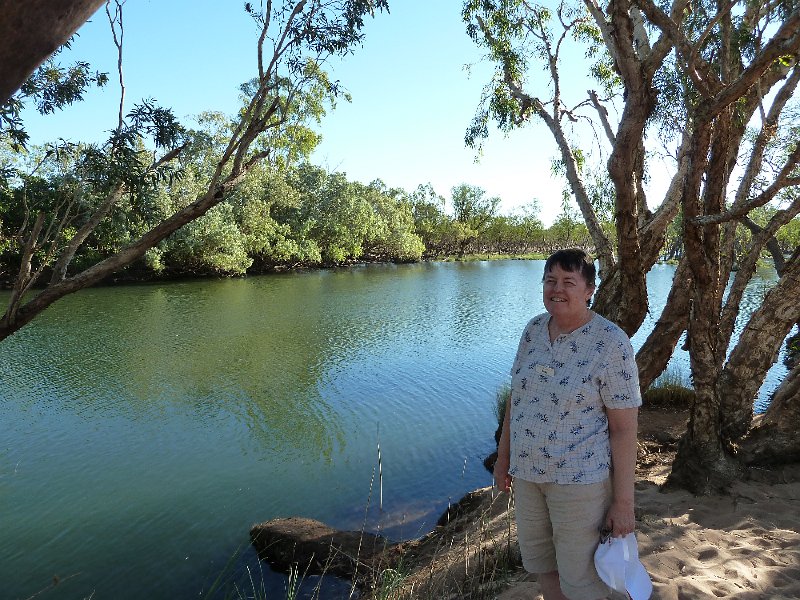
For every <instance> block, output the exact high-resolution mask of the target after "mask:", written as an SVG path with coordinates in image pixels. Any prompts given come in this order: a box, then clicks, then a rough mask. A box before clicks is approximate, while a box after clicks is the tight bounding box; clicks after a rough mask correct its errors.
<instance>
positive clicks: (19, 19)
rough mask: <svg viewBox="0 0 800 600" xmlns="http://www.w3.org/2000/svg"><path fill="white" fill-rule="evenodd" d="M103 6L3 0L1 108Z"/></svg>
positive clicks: (89, 1)
mask: <svg viewBox="0 0 800 600" xmlns="http://www.w3.org/2000/svg"><path fill="white" fill-rule="evenodd" d="M103 4H104V0H25V1H24V2H20V1H19V0H0V15H2V17H1V18H0V104H4V103H5V102H6V101H7V100H8V99H9V98H10V97H11V96H12V95H13V94H14V92H16V91H17V90H18V89H19V88H20V86H21V85H22V84H23V83H24V82H25V80H26V79H27V78H28V77H30V75H31V73H33V71H34V70H35V69H36V67H38V66H39V65H40V64H42V62H44V61H45V59H47V57H48V56H50V55H51V54H52V53H53V52H55V50H56V49H57V48H58V47H59V46H61V45H62V44H63V43H64V42H66V41H67V40H68V39H69V38H70V37H72V34H74V33H75V32H76V31H77V30H78V28H79V27H80V26H81V25H83V24H84V23H85V22H86V20H87V19H88V18H89V17H91V16H92V15H93V14H94V13H95V11H96V10H97V9H98V8H100V7H101V6H103Z"/></svg>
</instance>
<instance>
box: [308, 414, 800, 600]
mask: <svg viewBox="0 0 800 600" xmlns="http://www.w3.org/2000/svg"><path fill="white" fill-rule="evenodd" d="M687 416H688V414H687V411H686V410H685V409H683V410H678V409H675V408H673V407H662V408H658V407H657V408H644V409H642V411H641V417H640V427H639V428H640V432H639V439H640V442H639V461H638V466H637V483H636V519H637V537H638V541H639V549H640V556H641V560H642V563H643V564H644V565H645V567H646V568H647V570H648V572H649V573H650V576H651V578H652V581H653V586H654V593H653V596H652V598H653V599H654V600H678V599H681V600H695V599H697V600H700V599H704V598H710V597H716V598H730V599H737V600H740V599H744V600H746V599H752V600H755V599H756V598H772V599H788V598H800V511H798V510H797V509H798V503H800V465H795V466H791V467H784V468H781V469H777V470H774V471H758V472H754V473H752V474H751V478H750V479H749V480H748V481H741V482H738V483H736V484H735V485H734V486H733V487H732V489H731V491H730V493H729V494H728V495H724V496H707V497H695V496H692V495H691V494H689V493H688V492H685V491H672V492H662V491H660V489H659V486H660V484H662V483H663V482H664V480H665V479H666V475H667V473H668V471H669V465H670V464H671V461H672V458H673V457H674V452H675V444H676V442H677V439H678V437H679V436H680V435H681V433H682V431H683V429H684V428H685V423H686V418H687ZM329 535H333V534H329ZM322 537H325V536H322ZM329 541H330V538H326V541H323V544H325V543H329ZM354 541H355V540H350V543H353V542H354ZM376 544H377V545H378V547H377V548H376ZM335 545H336V544H335V543H334V546H335ZM356 547H357V548H358V551H359V552H360V558H358V557H355V558H356V560H354V561H353V564H354V565H355V569H356V579H358V580H359V582H360V583H361V584H362V585H363V586H364V588H366V590H368V594H367V595H368V596H369V597H373V598H387V599H388V598H390V599H397V600H400V599H405V598H437V599H442V598H449V599H452V600H456V599H461V598H471V599H487V600H488V599H490V598H496V599H498V600H538V599H540V598H541V594H540V591H539V587H538V584H537V583H536V582H535V580H534V578H533V577H531V576H530V575H528V574H527V573H525V572H524V571H523V570H522V569H521V567H520V563H519V557H518V554H517V543H516V530H515V525H514V519H513V498H512V497H511V496H510V495H508V494H500V493H498V492H497V491H496V490H494V489H492V488H483V489H480V490H476V491H474V492H471V493H470V494H468V495H467V496H465V497H464V498H463V499H462V500H461V501H460V502H459V503H458V504H457V505H455V506H454V507H453V508H452V509H451V510H449V511H448V513H446V514H445V515H443V517H442V519H441V520H440V525H439V526H438V527H437V528H436V529H435V530H434V531H432V532H431V533H429V534H428V535H426V536H424V537H423V538H422V539H419V540H413V541H409V542H404V543H400V544H387V543H386V541H385V540H383V539H382V538H377V539H376V538H372V537H370V536H367V537H364V538H360V539H358V540H357V545H356V546H354V548H356ZM345 554H348V555H355V554H356V553H355V552H354V551H353V550H351V551H350V552H346V551H341V552H338V551H337V552H334V553H333V555H334V556H337V557H339V558H341V556H343V555H345ZM316 556H317V560H319V557H320V554H319V549H317V554H316ZM296 558H297V557H294V559H296ZM350 558H354V556H351V557H350ZM615 597H616V596H615Z"/></svg>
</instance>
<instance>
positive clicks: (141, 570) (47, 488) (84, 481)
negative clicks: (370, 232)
mask: <svg viewBox="0 0 800 600" xmlns="http://www.w3.org/2000/svg"><path fill="white" fill-rule="evenodd" d="M542 268H543V262H542V261H496V262H474V263H421V264H413V265H372V266H364V267H353V268H349V269H341V270H324V271H310V272H300V273H291V274H280V275H270V276H263V277H251V278H246V279H234V280H219V281H217V280H203V281H191V282H179V283H168V284H152V285H136V286H123V287H103V288H94V289H89V290H85V291H82V292H80V293H78V294H75V295H72V296H69V297H67V298H65V299H63V300H62V301H60V302H59V303H57V304H56V305H55V306H53V307H52V308H51V309H49V310H48V311H46V312H45V313H44V314H43V315H41V316H40V317H39V318H37V319H36V320H35V321H34V322H33V323H32V324H31V325H29V326H27V327H26V328H24V329H23V330H21V331H20V332H18V333H17V334H15V335H14V336H12V337H11V338H9V339H8V340H6V341H4V342H3V343H2V344H0V423H2V425H1V427H2V437H0V440H1V441H2V444H0V507H2V510H0V532H1V533H0V597H2V598H21V599H25V598H29V597H30V596H32V595H34V594H36V593H37V592H39V591H42V590H45V589H47V590H48V592H47V594H43V597H46V598H65V599H66V598H69V599H74V598H87V597H89V596H91V597H92V598H94V599H105V598H115V599H127V598H131V599H134V598H136V599H138V598H190V597H191V598H203V597H209V590H210V589H211V588H212V586H213V584H214V582H215V580H218V583H220V584H221V585H222V587H223V588H225V587H226V586H227V589H228V590H230V589H232V588H231V586H232V585H233V584H234V583H236V584H237V585H239V586H242V587H244V588H245V591H246V590H247V589H248V588H250V592H249V593H250V594H252V589H251V588H252V586H251V584H250V583H249V577H250V575H249V574H247V571H246V569H247V568H248V567H249V568H250V569H251V572H253V578H254V580H255V581H256V582H257V583H256V585H257V586H259V587H260V586H261V585H263V586H264V587H265V588H267V589H268V590H269V593H268V597H269V598H278V599H280V598H285V593H284V592H283V589H284V586H285V584H286V582H285V579H284V578H282V577H280V576H278V575H276V574H272V573H270V572H269V570H268V569H266V568H265V567H261V570H260V571H259V567H258V565H257V561H255V559H254V556H253V552H252V550H250V548H249V545H248V530H249V528H250V526H251V525H252V524H253V523H256V522H258V521H263V520H267V519H270V518H274V517H283V516H291V515H302V516H306V517H311V518H316V519H320V520H323V521H325V522H327V523H329V524H331V525H333V526H334V527H338V528H347V529H359V528H361V527H362V526H364V525H365V524H366V527H367V528H368V529H369V530H371V531H375V530H380V531H381V532H382V533H384V534H385V535H387V536H389V537H392V538H409V537H414V536H417V535H420V534H422V533H424V532H426V531H428V530H429V529H431V528H432V527H433V525H434V524H435V521H436V519H437V518H438V516H439V514H441V512H442V511H443V510H444V509H445V508H446V506H447V504H448V502H450V501H453V502H454V501H456V500H458V499H459V498H460V497H461V496H462V495H463V494H464V493H466V492H467V491H470V490H472V489H475V488H477V487H481V486H484V485H489V484H490V477H489V474H488V473H487V472H486V471H485V470H484V468H483V466H482V460H483V458H484V457H485V456H486V455H487V454H489V453H490V452H491V451H492V450H493V445H494V441H493V433H494V430H495V427H496V421H495V417H494V415H493V404H494V399H495V393H496V391H497V390H498V388H499V387H500V386H501V385H502V384H503V383H504V382H505V381H507V379H508V369H509V366H510V363H511V360H512V358H513V354H514V351H515V349H516V344H517V341H518V336H519V333H520V331H521V329H522V327H523V326H524V324H525V322H526V321H527V319H528V318H529V317H530V316H532V315H533V314H535V313H538V312H541V311H542V310H543V309H542V302H541V297H540V292H539V282H540V281H541V277H542ZM673 271H674V268H673V267H671V266H668V265H659V266H656V267H654V269H653V271H652V272H651V273H650V275H649V279H648V285H649V288H650V294H651V305H652V310H653V312H652V314H653V315H655V316H656V317H657V316H658V313H659V312H660V309H661V307H662V305H663V302H664V299H665V298H666V293H667V291H668V289H669V285H670V283H671V277H672V273H673ZM774 281H775V274H774V271H770V270H764V271H763V272H760V277H759V278H758V279H757V280H756V281H755V282H754V283H753V284H752V285H751V286H750V289H749V291H748V295H747V297H746V299H745V302H744V304H745V310H746V311H752V310H753V309H754V308H755V307H756V306H757V305H758V303H759V302H760V300H761V299H762V298H763V295H764V293H765V292H766V290H767V289H769V287H770V285H772V283H774ZM6 299H7V294H5V295H2V294H0V301H5V300H6ZM650 327H652V317H649V318H648V322H647V323H645V326H644V327H643V331H642V332H641V333H640V334H638V335H637V336H636V337H635V338H634V345H636V346H638V345H640V344H641V343H642V342H643V341H644V337H645V336H646V331H647V330H648V329H649V328H650ZM687 364H688V361H687V357H686V355H685V353H683V352H681V351H678V352H677V353H676V356H675V357H673V368H674V369H676V370H678V371H683V372H684V373H686V372H687V368H688V367H687ZM785 372H786V370H785V368H784V367H783V366H782V365H781V364H780V363H779V364H777V365H776V366H775V367H774V368H773V370H772V371H771V372H770V376H769V378H768V380H767V382H766V383H765V385H764V387H763V388H762V391H761V394H760V400H759V401H760V402H761V405H762V407H763V402H764V400H765V399H766V398H767V397H768V395H769V392H771V391H772V390H773V389H774V388H775V387H776V386H777V384H778V383H779V381H780V378H781V377H782V376H783V375H784V374H785ZM379 446H380V458H381V461H380V462H381V476H380V477H379V476H378V469H377V467H378V447H379ZM54 578H57V579H54ZM55 581H58V583H57V584H55ZM315 583H316V581H315V580H314V579H313V578H308V579H307V581H306V589H307V590H308V589H310V588H311V587H312V586H313V585H314V584H315ZM342 585H343V584H338V583H336V582H335V581H328V582H327V583H326V584H325V589H326V593H325V594H324V595H327V596H328V597H336V596H342V595H346V591H345V590H344V589H343V588H342ZM240 589H242V588H241V587H240ZM211 596H213V597H218V596H219V594H211ZM234 597H237V596H236V595H234Z"/></svg>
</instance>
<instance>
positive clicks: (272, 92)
mask: <svg viewBox="0 0 800 600" xmlns="http://www.w3.org/2000/svg"><path fill="white" fill-rule="evenodd" d="M246 9H247V10H248V11H249V12H250V14H251V16H252V17H253V19H254V20H255V21H256V22H257V23H258V25H259V28H260V35H259V38H258V41H257V58H258V73H257V77H256V83H255V84H254V85H252V86H251V87H249V88H248V89H247V90H246V91H247V92H248V93H249V96H248V99H247V103H246V106H245V107H244V108H243V109H242V111H241V113H240V114H239V115H238V117H237V119H236V121H235V122H234V124H233V126H232V128H231V131H230V135H229V137H228V140H227V143H226V145H225V147H224V151H223V152H222V154H221V156H220V157H219V160H218V161H217V162H216V164H215V166H214V169H213V172H212V173H210V175H209V177H208V179H207V180H206V181H205V185H204V186H203V190H202V191H201V192H200V193H199V194H198V195H197V197H196V198H195V199H194V200H193V201H192V202H191V203H190V204H188V205H187V206H185V207H182V208H180V209H178V210H177V211H176V212H175V213H174V214H172V215H171V216H169V217H168V218H166V219H164V220H162V221H160V222H159V223H158V224H156V225H154V226H153V227H151V228H150V229H149V230H148V231H147V232H145V233H144V234H143V235H142V236H140V237H139V238H138V239H136V240H134V241H133V242H132V243H131V244H130V245H128V246H127V247H125V248H124V249H122V250H120V251H119V252H117V253H115V254H114V255H112V256H110V257H108V258H105V259H103V260H101V261H100V262H98V263H96V264H94V265H92V266H90V267H88V268H86V269H83V270H81V271H80V272H77V273H74V274H70V273H69V272H68V268H69V266H70V264H71V262H72V259H73V258H74V256H75V252H76V251H77V249H78V248H79V247H80V246H81V245H82V244H83V243H84V242H85V241H86V239H87V238H88V237H89V235H90V234H91V233H92V232H93V231H94V230H95V229H96V228H97V226H98V224H99V223H100V222H101V221H103V219H105V218H106V217H107V216H108V214H109V212H110V211H111V209H112V208H113V206H114V205H115V204H116V202H117V201H119V199H120V198H121V197H122V196H123V195H125V193H133V194H135V193H136V192H137V190H138V189H139V188H140V187H141V186H143V185H146V184H147V183H148V180H152V178H153V177H156V178H157V177H159V176H162V175H160V174H161V173H163V172H164V169H166V168H167V165H168V164H169V163H170V162H171V161H172V160H173V159H174V158H176V157H177V156H178V155H179V154H180V152H181V151H182V149H183V148H184V146H183V142H182V137H181V134H180V130H179V128H177V127H175V126H174V122H173V120H172V119H171V114H170V113H169V112H168V111H164V110H163V109H159V108H157V107H155V106H154V105H152V104H150V103H148V102H144V103H142V105H141V106H139V107H137V109H135V110H134V111H132V113H131V114H130V115H129V123H122V124H121V126H120V127H118V128H117V129H116V130H115V132H114V133H113V135H112V139H111V140H110V142H109V147H108V148H106V151H105V152H103V151H95V152H92V153H90V156H91V157H92V160H93V161H94V162H92V160H90V161H89V163H88V164H89V165H90V166H92V165H94V164H103V161H102V159H103V158H106V159H107V162H106V163H105V167H106V168H105V169H104V171H103V173H102V175H103V176H102V177H101V179H100V181H99V182H100V183H101V184H103V185H104V186H105V188H106V192H105V195H104V199H103V201H102V202H101V203H100V205H99V206H98V207H96V208H92V209H91V210H89V211H86V209H85V208H84V207H82V206H80V205H79V204H76V203H67V204H66V205H65V206H63V207H62V210H61V212H58V211H57V212H56V213H55V214H54V213H50V214H47V213H46V212H44V211H41V212H38V214H36V216H35V217H34V218H32V219H30V220H29V221H28V223H27V224H26V225H27V227H26V228H25V229H24V230H23V231H22V232H20V235H19V236H18V237H19V246H20V249H21V255H22V260H21V266H20V270H19V275H18V277H17V283H16V284H15V288H14V290H13V292H12V299H11V302H10V306H9V308H8V310H7V311H6V313H5V314H4V315H3V317H2V318H0V339H3V338H5V337H7V336H8V335H10V334H12V333H13V332H15V331H17V330H18V329H19V328H21V327H23V326H24V325H25V324H27V323H29V322H30V321H31V320H32V319H33V318H34V317H35V316H36V315H38V314H39V313H41V312H42V311H43V310H44V309H45V308H47V307H48V306H50V305H51V304H52V303H53V302H55V301H57V300H58V299H60V298H62V297H63V296H65V295H67V294H70V293H73V292H75V291H77V290H79V289H82V288H84V287H87V286H89V285H92V284H94V283H97V282H98V281H101V280H102V279H104V278H105V277H107V276H108V275H110V274H111V273H114V272H116V271H118V270H119V269H122V268H124V267H125V266H127V265H130V264H131V263H133V262H134V261H136V260H138V259H140V258H141V257H142V256H144V255H145V253H146V252H147V251H148V250H149V249H150V248H153V247H154V246H156V245H157V244H158V243H159V242H161V241H162V240H164V239H166V238H167V237H168V236H169V235H171V234H172V233H174V232H175V231H177V230H178V229H180V228H181V227H182V226H183V225H185V224H187V223H189V222H191V221H193V220H194V219H197V218H198V217H201V216H202V215H204V214H206V213H207V212H208V211H209V210H210V209H211V208H213V207H214V206H216V205H218V204H219V203H220V202H222V201H223V200H225V199H226V198H228V197H229V196H230V194H231V193H232V192H233V191H234V190H235V189H236V187H237V186H238V185H239V184H240V183H241V182H242V180H243V179H244V178H245V177H246V176H247V174H248V173H249V172H250V171H251V170H252V169H253V168H254V167H255V166H256V165H257V164H259V163H260V162H261V161H262V160H264V159H265V158H267V157H268V156H269V155H270V154H271V152H272V150H273V149H272V148H271V147H270V146H269V144H264V145H261V146H259V144H260V140H263V139H264V137H263V136H264V134H269V132H271V131H276V130H280V129H281V128H283V127H284V126H285V125H286V123H287V122H288V121H289V120H290V116H291V109H292V106H293V103H294V101H295V100H296V99H297V98H298V96H300V95H302V93H303V91H304V90H308V89H309V88H310V87H313V86H315V85H319V83H320V82H321V81H324V79H322V77H321V69H320V65H321V64H323V63H324V62H325V60H326V59H327V58H329V57H330V56H332V55H341V54H346V53H348V52H350V51H351V50H352V48H353V47H354V46H355V45H357V44H358V43H360V41H361V40H362V37H363V33H362V29H363V25H364V17H365V16H367V15H369V14H373V13H374V11H375V10H383V9H388V4H387V2H386V0H374V1H371V0H334V1H322V0H301V1H299V2H292V1H284V2H278V3H275V4H274V5H273V2H268V3H267V5H266V10H265V11H263V12H261V11H258V10H256V9H255V8H254V7H253V6H252V5H251V4H249V3H248V4H246ZM17 12H18V11H15V12H14V14H17ZM328 86H329V89H330V91H331V92H332V93H337V92H338V91H339V88H338V85H337V84H334V83H330V82H329V83H328ZM144 139H149V140H150V143H151V144H152V145H153V146H152V147H155V149H156V152H157V153H158V154H157V159H156V160H154V161H153V160H152V150H147V149H146V147H145V146H143V145H141V144H142V142H143V140H144ZM159 151H160V152H159ZM120 156H123V157H125V158H126V160H125V161H120V160H118V159H119V157H120ZM145 157H150V161H152V162H150V164H149V165H147V166H145V167H143V168H142V169H137V170H135V174H140V173H141V174H142V175H143V180H142V181H139V180H131V178H130V177H128V170H127V169H128V168H129V167H130V166H131V165H136V164H141V163H143V162H144V160H145ZM67 224H74V226H75V228H76V229H77V232H76V233H75V234H74V235H73V236H72V237H71V238H69V240H67V241H66V242H64V241H63V237H64V236H63V235H62V232H64V231H66V230H65V226H66V225H67ZM44 249H47V250H45V254H44V260H42V261H41V262H40V263H39V264H38V265H37V266H34V262H35V261H36V260H37V257H38V256H41V253H42V251H43V250H44ZM56 257H57V258H56ZM53 260H54V263H53V262H52V261H53ZM45 267H49V268H51V269H52V272H53V276H52V277H51V279H50V281H49V283H48V284H47V285H46V287H45V288H44V289H42V290H41V291H39V292H38V293H37V294H36V295H35V296H34V297H33V298H30V299H28V298H27V297H26V296H25V292H27V291H30V290H31V289H32V286H33V283H35V282H36V281H37V280H38V278H39V277H40V276H41V275H42V273H43V272H44V270H45Z"/></svg>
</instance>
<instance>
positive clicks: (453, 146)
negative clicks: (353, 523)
mask: <svg viewBox="0 0 800 600" xmlns="http://www.w3.org/2000/svg"><path fill="white" fill-rule="evenodd" d="M390 6H391V13H390V14H386V13H383V14H379V15H377V16H376V18H375V20H374V21H369V22H368V24H367V28H366V38H365V41H364V45H363V47H361V48H356V50H355V53H354V54H353V55H351V56H348V57H346V58H345V59H344V60H343V61H341V62H338V61H337V62H336V63H335V64H332V65H331V67H332V71H333V77H334V78H336V79H339V80H340V81H341V82H342V83H343V84H344V86H345V87H346V88H347V89H348V90H349V91H350V92H351V94H352V103H347V102H340V103H339V104H338V107H337V108H336V110H335V111H332V112H330V113H329V114H328V115H327V116H326V117H325V119H324V121H323V123H322V125H321V133H322V136H323V141H322V143H321V145H320V146H319V148H318V149H317V151H316V152H315V153H314V155H313V157H312V162H314V163H315V164H318V165H321V166H323V167H326V168H327V169H329V170H332V171H342V172H345V173H346V174H347V176H348V178H350V179H352V180H357V181H362V182H364V183H368V182H370V181H372V180H374V179H377V178H380V179H382V180H383V181H384V182H385V183H386V184H387V185H389V186H396V187H402V188H404V189H406V190H408V191H412V190H414V189H415V188H416V187H417V185H419V184H424V183H428V182H429V183H431V184H432V185H433V187H434V189H435V190H436V191H437V192H438V193H439V194H442V195H443V196H445V197H447V198H449V197H450V190H451V188H452V187H453V186H455V185H458V184H460V183H469V184H472V185H477V186H479V187H482V188H483V189H485V190H486V191H487V193H488V194H489V195H490V196H499V197H500V198H501V199H502V204H501V212H503V213H506V214H507V213H510V212H512V211H514V210H516V209H518V208H519V207H521V206H523V205H525V204H527V203H528V202H530V201H531V200H532V199H534V198H537V199H538V200H539V203H540V206H541V209H542V211H541V218H542V220H543V221H544V222H545V223H550V222H552V220H553V219H554V218H555V217H556V216H557V214H558V213H559V211H560V204H561V189H562V187H563V183H562V181H561V180H558V179H554V178H553V177H552V175H551V174H550V162H551V159H552V158H553V157H554V156H555V154H556V152H557V148H556V146H555V143H554V141H553V139H552V137H551V136H550V134H549V132H548V131H547V130H546V128H545V127H544V126H543V125H542V124H535V125H532V126H528V127H527V128H525V129H524V130H521V131H516V132H514V133H512V134H511V135H510V136H508V137H506V136H504V135H503V134H501V133H499V132H494V133H493V134H492V136H491V137H490V139H489V141H488V142H487V143H486V144H485V147H484V152H483V156H482V157H481V158H480V161H479V162H477V163H476V162H475V151H474V150H472V149H469V148H466V147H465V145H464V133H465V130H466V128H467V126H468V125H469V123H470V121H471V119H472V116H473V114H474V112H475V108H476V107H477V105H478V102H479V99H480V95H481V90H482V88H483V86H484V85H485V83H486V82H487V81H488V80H489V78H490V76H491V71H492V68H493V67H492V65H490V64H489V63H487V62H485V61H483V60H482V53H481V51H480V50H479V49H478V48H477V47H476V46H475V45H474V44H473V43H472V41H471V40H470V39H469V38H468V37H467V35H466V33H465V28H464V24H463V23H462V21H461V14H460V13H461V6H462V2H461V0H394V1H391V0H390ZM124 11H125V12H124V18H125V54H124V77H125V83H126V88H127V96H126V107H127V108H130V107H131V106H132V105H133V103H134V102H136V101H137V100H139V99H141V98H147V97H152V98H155V99H156V100H157V101H158V102H159V103H161V104H162V105H164V106H169V107H172V108H173V110H174V111H175V114H176V115H177V116H178V117H179V118H180V119H182V120H183V121H184V122H186V123H188V124H191V117H192V115H196V114H198V113H199V112H201V111H204V110H219V111H222V112H225V113H227V114H232V113H233V112H234V111H235V110H236V108H237V107H238V105H239V100H238V86H239V84H240V83H242V82H244V81H246V80H248V79H250V78H251V77H252V76H253V75H254V73H255V56H256V55H255V44H256V39H257V29H256V26H255V24H254V23H253V22H252V21H251V20H250V18H249V17H248V16H247V15H246V14H245V12H244V10H243V3H242V2H240V1H239V0H236V1H232V0H216V1H213V0H195V1H193V2H188V1H186V0H171V1H169V2H156V1H155V0H128V2H127V4H126V5H125V8H124ZM64 56H65V60H67V59H82V60H87V61H89V62H90V63H91V64H92V66H93V68H95V69H98V70H101V71H106V72H108V73H109V76H110V79H111V80H110V82H109V85H108V86H106V88H105V89H103V90H95V91H92V92H91V93H90V95H89V97H88V98H87V100H86V101H85V102H83V103H80V104H77V105H75V106H72V107H69V108H67V109H65V110H64V111H62V112H60V113H57V114H55V115H50V116H48V117H44V118H39V117H37V116H36V115H35V114H34V113H33V111H28V112H27V113H26V121H27V127H28V130H29V133H30V134H31V138H32V142H33V143H43V142H46V141H51V140H53V139H56V138H59V137H64V138H66V139H70V140H73V141H77V140H82V141H99V140H101V139H103V138H104V137H105V135H106V133H105V132H107V131H108V130H110V129H111V128H112V127H113V126H114V124H115V122H116V113H117V104H118V101H119V91H118V85H117V82H116V48H115V47H114V45H113V42H112V38H111V33H110V29H109V25H108V22H107V19H106V16H105V12H104V10H103V9H101V10H100V11H99V12H98V13H97V14H96V15H95V16H94V17H93V18H92V19H91V20H90V22H89V23H87V24H86V25H85V26H84V27H83V28H81V30H80V31H79V37H77V38H76V40H75V41H74V44H73V49H72V51H71V52H69V53H65V55H64ZM465 65H472V67H471V69H469V70H467V69H465ZM542 81H543V82H544V80H542ZM569 83H570V85H571V86H573V87H574V90H575V93H576V94H580V95H581V96H582V97H585V90H586V89H588V88H589V87H591V86H592V84H591V82H589V81H582V80H581V78H572V79H571V80H570V81H569ZM542 93H543V95H544V94H545V93H546V92H545V90H542Z"/></svg>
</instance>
